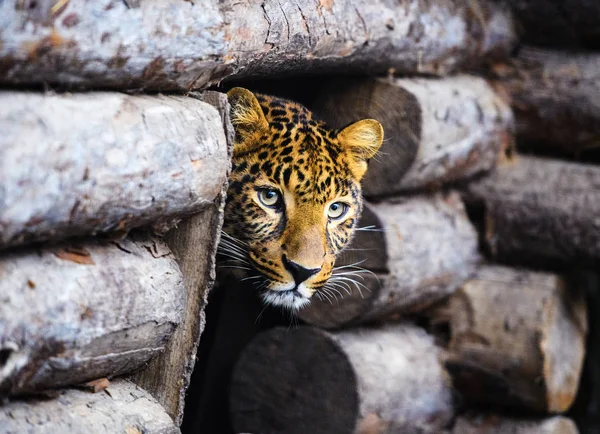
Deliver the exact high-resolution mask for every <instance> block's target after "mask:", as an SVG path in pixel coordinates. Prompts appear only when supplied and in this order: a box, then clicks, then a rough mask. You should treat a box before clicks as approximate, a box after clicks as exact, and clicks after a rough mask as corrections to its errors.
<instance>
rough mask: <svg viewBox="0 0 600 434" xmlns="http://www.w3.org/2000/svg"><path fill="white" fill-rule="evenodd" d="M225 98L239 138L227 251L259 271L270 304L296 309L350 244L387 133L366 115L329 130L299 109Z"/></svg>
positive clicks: (232, 95) (236, 93) (238, 95)
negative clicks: (367, 178)
mask: <svg viewBox="0 0 600 434" xmlns="http://www.w3.org/2000/svg"><path fill="white" fill-rule="evenodd" d="M227 95H228V97H229V101H230V104H231V117H232V122H233V125H234V127H235V132H236V136H235V143H234V149H233V163H232V172H231V175H230V180H229V181H230V183H229V188H228V192H227V205H226V209H225V222H224V226H223V232H224V233H223V237H222V242H221V246H220V248H221V252H222V253H223V254H224V256H227V257H229V258H232V259H234V260H236V261H237V262H238V263H241V267H242V268H248V269H250V270H251V272H250V276H249V277H248V279H253V280H252V281H253V282H254V283H255V284H256V287H257V288H258V289H259V290H260V292H261V294H262V297H263V299H264V300H265V301H266V302H268V303H271V304H274V305H281V306H286V307H288V308H292V309H298V308H300V307H301V306H303V305H305V304H306V303H308V302H309V300H310V298H311V296H312V295H313V294H315V292H317V291H319V290H320V289H321V288H323V287H324V286H325V285H326V284H327V282H328V279H329V278H330V277H331V275H332V272H333V270H334V262H335V258H336V256H337V255H338V254H339V253H340V252H341V251H342V249H343V248H344V246H345V245H346V244H348V242H349V241H350V239H351V238H352V235H353V233H354V230H355V227H356V223H357V221H358V218H359V216H360V213H361V210H362V196H361V187H360V181H361V179H362V177H363V176H364V174H365V172H366V170H367V162H368V160H369V159H370V158H372V157H373V156H374V154H375V153H376V152H377V150H378V149H379V147H380V146H381V143H382V140H383V128H382V127H381V125H380V124H379V122H377V121H375V120H372V119H366V120H362V121H358V122H356V123H354V124H351V125H349V126H347V127H346V128H344V129H342V130H339V131H337V130H331V129H329V128H328V127H327V126H326V125H325V124H324V123H323V122H321V121H318V120H315V119H314V118H313V115H312V114H311V112H310V111H308V110H307V109H306V108H305V107H303V106H301V105H299V104H297V103H294V102H291V101H287V100H284V99H279V98H275V97H270V96H265V95H259V94H256V95H255V94H253V93H252V92H250V91H248V90H246V89H243V88H234V89H232V90H231V91H229V92H228V94H227Z"/></svg>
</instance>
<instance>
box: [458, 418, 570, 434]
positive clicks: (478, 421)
mask: <svg viewBox="0 0 600 434" xmlns="http://www.w3.org/2000/svg"><path fill="white" fill-rule="evenodd" d="M452 433H453V434H579V431H578V430H577V426H576V425H575V423H574V422H573V421H572V420H571V419H568V418H566V417H563V416H552V417H548V418H545V419H515V418H510V417H505V416H500V415H473V414H470V415H467V416H460V417H458V419H457V420H456V422H455V424H454V428H453V431H452Z"/></svg>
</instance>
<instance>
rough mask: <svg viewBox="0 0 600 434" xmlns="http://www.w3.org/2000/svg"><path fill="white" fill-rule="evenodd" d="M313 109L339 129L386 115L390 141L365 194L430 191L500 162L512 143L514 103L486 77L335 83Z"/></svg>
mask: <svg viewBox="0 0 600 434" xmlns="http://www.w3.org/2000/svg"><path fill="white" fill-rule="evenodd" d="M314 109H315V111H316V112H317V113H319V114H320V115H321V117H323V119H324V120H325V121H327V122H328V123H329V124H331V125H332V127H334V128H342V127H344V126H346V125H348V124H349V123H351V122H354V121H356V120H357V119H362V118H373V119H377V120H379V121H380V122H381V123H382V125H383V129H384V131H385V141H384V143H383V146H382V147H381V149H380V151H379V155H378V156H376V157H375V158H374V159H373V160H372V161H371V163H370V168H369V171H368V172H367V175H366V176H365V179H364V181H363V192H364V194H365V195H366V196H386V195H392V194H395V193H401V192H404V191H407V190H415V189H421V190H422V189H430V188H435V187H439V186H440V185H441V184H444V183H448V182H452V181H457V180H462V179H466V178H469V177H471V176H473V175H475V174H478V173H480V172H483V171H486V170H489V169H491V168H493V167H494V166H495V165H496V161H497V160H498V158H499V155H500V154H501V153H502V152H503V151H505V150H506V149H508V148H511V147H512V130H513V118H512V112H511V110H510V107H509V105H508V104H507V103H506V102H504V101H503V100H502V99H501V98H500V97H499V96H498V95H496V94H495V93H494V91H493V90H492V88H491V87H490V86H489V85H488V84H487V83H486V82H485V81H484V80H483V79H481V78H478V77H474V76H468V75H460V76H456V77H449V78H444V79H441V80H436V79H427V78H403V79H347V80H340V79H339V78H336V79H335V80H332V83H331V85H330V86H327V87H325V88H324V91H323V92H322V94H321V97H320V98H319V99H318V100H317V101H316V102H315V104H314Z"/></svg>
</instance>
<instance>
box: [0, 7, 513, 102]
mask: <svg viewBox="0 0 600 434" xmlns="http://www.w3.org/2000/svg"><path fill="white" fill-rule="evenodd" d="M0 28H1V29H3V32H2V34H1V35H0V59H1V60H0V63H1V65H2V66H1V67H0V84H3V85H16V84H20V85H34V84H38V85H39V84H44V83H48V84H50V85H61V86H64V87H68V88H92V87H93V88H118V89H137V88H144V89H146V90H163V91H164V90H189V89H199V88H205V87H207V86H209V85H211V84H214V83H216V82H219V81H220V80H222V79H224V78H226V77H235V78H242V77H244V78H249V77H262V76H281V75H283V74H298V73H306V72H311V73H323V72H333V71H338V72H343V73H349V72H363V73H364V72H369V73H384V72H386V71H387V70H388V69H389V68H394V69H395V70H396V71H398V72H404V73H417V72H418V73H434V74H446V73H449V72H451V71H456V70H459V69H463V68H466V67H470V66H474V65H476V64H481V63H482V62H484V61H485V60H486V59H499V58H504V57H507V56H508V54H509V53H510V51H511V49H512V47H513V45H514V43H515V33H514V29H513V26H512V20H511V16H510V13H509V11H508V10H507V8H506V7H504V6H502V5H497V4H495V3H493V2H489V3H488V2H487V1H483V0H479V1H478V0H463V1H460V2H455V1H452V0H440V1H438V2H436V3H435V4H430V3H427V2H422V1H418V0H410V1H407V2H405V3H404V4H403V5H402V6H400V7H398V6H397V5H395V4H390V3H389V2H387V1H385V0H376V1H371V0H360V1H352V0H339V1H335V2H334V1H326V0H323V1H320V2H314V1H308V0H301V1H298V2H277V1H274V0H269V1H265V2H255V1H250V0H243V1H237V0H235V1H234V0H226V1H220V0H210V1H203V2H201V3H197V2H183V3H182V2H179V1H175V0H169V1H165V2H161V3H160V4H155V3H147V2H140V1H127V2H115V1H112V0H103V1H102V2H101V3H98V2H94V3H93V4H92V3H88V2H85V1H81V0H74V1H70V2H61V3H60V4H55V2H52V1H50V0H40V1H35V2H34V1H30V0H24V1H20V2H17V3H14V2H13V3H6V2H3V3H2V4H1V5H0Z"/></svg>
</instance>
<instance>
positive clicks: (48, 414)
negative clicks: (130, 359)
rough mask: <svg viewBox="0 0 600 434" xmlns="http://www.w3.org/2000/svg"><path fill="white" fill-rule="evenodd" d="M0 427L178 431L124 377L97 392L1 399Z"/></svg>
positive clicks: (102, 432)
mask: <svg viewBox="0 0 600 434" xmlns="http://www.w3.org/2000/svg"><path fill="white" fill-rule="evenodd" d="M0 427H1V428H0V429H1V430H2V432H3V433H5V434H20V433H43V434H46V433H47V434H51V433H87V434H112V433H126V434H141V433H146V434H178V433H180V431H179V428H178V427H177V426H175V424H173V421H172V420H171V418H170V417H169V415H168V414H167V413H166V412H165V410H164V409H163V408H162V407H161V405H160V404H159V403H158V402H156V400H154V398H152V396H151V395H150V394H149V393H148V392H146V391H145V390H144V389H142V388H141V387H138V386H136V385H135V384H133V383H131V382H129V381H126V380H115V381H112V382H111V383H110V385H109V386H108V387H107V388H106V389H105V390H104V391H101V392H98V393H90V392H88V391H83V390H78V389H67V390H64V391H61V392H58V396H57V397H56V398H54V399H47V398H35V399H28V400H26V401H9V402H7V403H3V405H1V406H0Z"/></svg>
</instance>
